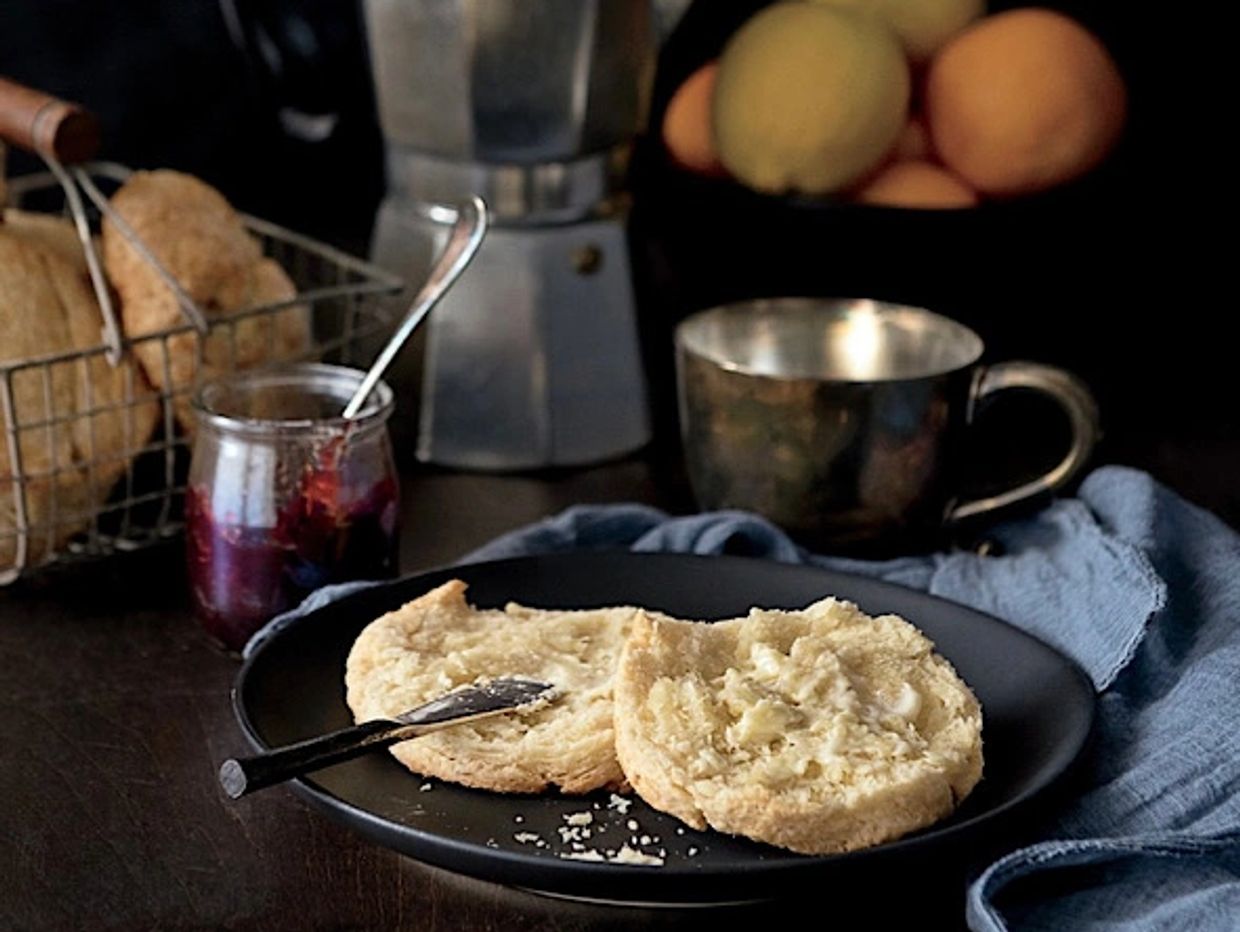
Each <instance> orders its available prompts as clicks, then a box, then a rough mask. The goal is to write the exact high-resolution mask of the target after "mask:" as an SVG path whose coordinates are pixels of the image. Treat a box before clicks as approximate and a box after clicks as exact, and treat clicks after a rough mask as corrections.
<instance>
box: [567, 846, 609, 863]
mask: <svg viewBox="0 0 1240 932" xmlns="http://www.w3.org/2000/svg"><path fill="white" fill-rule="evenodd" d="M560 857H562V858H564V859H565V860H567V861H606V860H607V859H606V858H605V857H603V855H602V854H600V853H599V852H598V851H595V850H593V849H588V850H586V851H561V852H560Z"/></svg>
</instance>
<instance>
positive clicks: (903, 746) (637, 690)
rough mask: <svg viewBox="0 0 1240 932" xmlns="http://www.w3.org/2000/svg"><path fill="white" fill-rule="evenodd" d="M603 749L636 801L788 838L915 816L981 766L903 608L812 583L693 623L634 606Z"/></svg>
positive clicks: (952, 696)
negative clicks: (870, 607) (854, 600)
mask: <svg viewBox="0 0 1240 932" xmlns="http://www.w3.org/2000/svg"><path fill="white" fill-rule="evenodd" d="M615 715H616V752H617V756H618V757H619V759H620V763H621V766H622V767H623V769H624V774H625V776H626V777H627V778H628V780H629V783H630V784H631V785H632V786H633V788H634V789H635V790H636V791H637V792H638V793H639V794H640V795H641V796H642V798H643V799H645V800H646V801H647V802H648V803H650V805H652V806H654V807H655V808H656V809H661V810H663V811H664V812H669V813H671V814H672V815H674V816H676V817H678V818H680V819H681V820H683V821H684V822H686V823H688V824H689V825H692V826H693V827H695V828H698V829H702V828H706V827H707V826H708V825H709V826H710V827H712V828H715V829H717V830H719V831H722V832H728V833H731V834H735V835H744V836H747V837H749V838H753V839H756V840H759V841H764V842H767V843H769V844H772V845H778V846H780V847H783V848H790V849H792V850H793V851H799V852H801V853H804V854H827V853H834V852H843V851H852V850H854V849H857V848H863V847H867V846H869V845H875V844H878V843H880V842H884V841H889V840H891V839H894V838H898V837H899V836H901V835H904V834H906V833H907V832H911V831H913V830H915V829H918V828H921V827H923V826H926V825H929V824H931V823H932V822H935V821H937V820H939V819H941V818H943V817H944V816H946V815H947V814H948V813H950V812H951V811H952V810H953V809H954V808H955V806H956V805H957V804H958V803H959V802H960V800H962V799H963V798H964V797H965V796H966V795H967V794H968V793H969V791H970V790H972V789H973V786H974V785H975V784H976V783H977V781H978V780H979V779H980V777H981V773H982V746H981V732H982V716H981V708H980V706H979V705H978V702H977V699H976V698H975V697H974V696H973V694H972V692H970V690H969V688H968V687H967V686H966V685H965V684H964V683H963V682H962V681H961V680H960V678H959V677H958V676H957V675H956V673H955V671H954V670H953V669H952V667H951V665H950V664H948V662H947V661H946V660H944V659H943V658H942V657H940V656H939V655H938V654H936V653H935V652H934V645H933V644H932V643H931V642H930V641H929V640H928V639H927V638H926V637H925V636H924V635H923V634H922V633H921V632H920V631H918V630H917V629H916V628H914V627H913V626H912V625H910V624H909V623H908V622H906V621H904V620H902V619H900V618H898V617H896V616H894V615H885V616H882V617H879V618H871V617H870V616H868V615H866V614H864V613H863V612H861V611H860V610H859V609H858V608H857V607H856V606H855V605H852V604H850V603H848V602H841V601H837V600H835V599H824V600H823V601H821V602H817V603H815V604H813V605H811V606H809V607H808V608H806V609H804V610H803V611H796V612H785V611H764V610H760V609H754V610H752V611H751V612H750V613H749V615H748V616H747V617H745V618H739V619H735V620H731V621H722V622H716V623H714V624H707V623H702V622H685V621H674V620H671V619H666V618H652V617H648V616H644V615H639V616H638V617H637V618H636V619H635V621H634V624H633V630H632V633H631V634H630V636H629V640H628V642H627V643H626V645H625V648H624V651H623V653H622V655H621V659H620V665H619V669H618V670H617V673H616V686H615Z"/></svg>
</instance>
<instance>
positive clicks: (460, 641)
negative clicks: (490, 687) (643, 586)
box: [345, 580, 637, 793]
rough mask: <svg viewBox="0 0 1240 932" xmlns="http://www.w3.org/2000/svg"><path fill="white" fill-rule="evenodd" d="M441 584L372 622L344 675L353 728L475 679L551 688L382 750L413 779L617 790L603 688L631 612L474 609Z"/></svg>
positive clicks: (619, 778) (459, 592)
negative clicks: (511, 679) (492, 714)
mask: <svg viewBox="0 0 1240 932" xmlns="http://www.w3.org/2000/svg"><path fill="white" fill-rule="evenodd" d="M465 590H466V586H465V583H463V582H461V581H460V580H452V581H451V582H447V583H444V584H443V585H442V586H439V587H438V588H437V589H433V590H432V591H430V592H428V593H426V595H424V596H421V597H420V598H418V599H415V600H413V601H412V602H409V603H407V604H406V605H404V606H402V607H401V608H399V609H397V610H396V611H394V612H389V613H388V614H386V615H384V616H382V617H381V618H379V619H377V620H376V621H373V622H371V624H369V625H368V626H367V627H366V628H365V630H363V631H362V633H361V635H359V636H358V638H357V640H356V641H355V642H354V644H353V648H352V650H351V651H350V652H349V658H348V661H347V664H346V671H345V686H346V688H347V696H346V699H347V702H348V704H349V708H350V709H352V710H353V715H354V718H355V719H356V720H357V721H359V722H363V721H368V720H371V719H376V718H387V717H390V716H393V715H398V714H400V713H401V712H405V711H408V710H409V709H411V708H413V707H414V706H416V705H418V704H420V703H422V702H425V701H426V700H428V699H432V698H434V697H436V696H439V695H442V694H443V693H446V692H448V691H449V690H451V689H454V688H456V687H458V686H461V685H464V684H466V683H472V682H474V681H475V680H477V679H479V678H480V677H486V678H494V677H500V676H521V677H529V678H533V679H537V680H542V681H544V682H547V683H551V684H552V685H553V686H555V687H557V689H558V690H559V695H558V696H557V698H556V699H555V700H554V701H552V702H551V703H550V704H549V705H547V706H545V707H542V708H537V709H534V710H531V711H524V710H518V711H516V712H513V713H512V714H511V715H504V716H499V717H497V718H492V719H486V720H483V721H479V722H474V723H470V724H463V725H457V726H455V727H453V728H449V729H445V730H444V731H439V732H434V733H432V734H429V735H425V736H423V737H421V738H416V739H414V740H412V741H405V742H402V743H400V744H397V745H396V746H395V747H393V748H392V753H393V754H394V755H395V756H396V759H397V760H399V761H400V762H401V763H402V764H404V765H405V766H406V767H408V768H409V769H410V770H413V771H415V772H416V773H420V774H424V775H426V776H432V777H438V778H440V779H442V780H449V781H452V782H454V783H461V784H464V785H466V786H473V787H478V788H481V789H489V790H496V791H499V792H507V793H538V792H541V791H542V790H545V789H549V788H552V787H558V788H559V789H560V790H561V791H563V792H565V793H585V792H588V791H590V790H594V789H598V788H601V787H611V788H621V787H623V786H625V783H624V774H623V772H622V771H621V770H620V764H619V762H618V761H617V760H616V753H615V741H614V738H613V731H612V721H613V716H612V696H611V691H612V679H613V677H614V674H615V670H616V663H617V661H618V660H619V656H620V650H621V647H622V646H623V644H624V639H625V637H626V636H627V634H628V630H629V627H630V626H631V624H632V621H633V619H634V617H635V616H636V615H637V609H635V608H601V609H592V610H578V611H551V610H543V609H536V608H528V607H525V606H519V605H509V606H507V607H506V608H504V609H503V610H502V611H500V610H496V609H490V610H479V609H476V608H473V607H471V606H470V605H469V604H468V602H467V601H466V599H465Z"/></svg>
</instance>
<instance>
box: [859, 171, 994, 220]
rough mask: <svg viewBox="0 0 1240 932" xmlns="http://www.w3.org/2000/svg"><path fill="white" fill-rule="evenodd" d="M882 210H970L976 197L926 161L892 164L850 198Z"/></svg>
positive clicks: (950, 176) (950, 175) (946, 173)
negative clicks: (889, 208) (912, 208)
mask: <svg viewBox="0 0 1240 932" xmlns="http://www.w3.org/2000/svg"><path fill="white" fill-rule="evenodd" d="M854 198H855V200H857V201H860V202H861V203H862V204H874V205H878V206H883V207H914V208H939V209H942V208H954V207H974V206H976V204H977V194H976V193H975V192H974V191H973V189H972V188H970V187H969V186H968V185H967V184H965V183H964V182H963V181H961V180H960V179H959V178H957V177H956V176H955V175H953V174H952V173H951V172H949V171H948V170H947V169H945V168H941V167H940V166H938V165H932V164H931V163H930V162H922V161H912V162H893V163H892V164H891V165H889V166H887V167H886V168H884V169H883V170H882V171H881V172H879V173H878V174H877V175H875V176H874V178H873V179H871V180H870V181H869V182H867V183H866V185H865V186H864V187H862V188H861V189H860V190H859V191H858V192H857V193H856V195H855V196H854Z"/></svg>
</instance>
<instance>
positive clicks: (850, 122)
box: [714, 2, 910, 194]
mask: <svg viewBox="0 0 1240 932" xmlns="http://www.w3.org/2000/svg"><path fill="white" fill-rule="evenodd" d="M909 84H910V81H909V70H908V63H907V61H906V60H905V57H904V53H903V51H902V50H901V48H900V44H899V42H898V41H897V40H896V38H895V36H894V35H893V34H892V33H891V31H890V30H889V29H887V28H886V27H885V26H884V25H883V24H882V23H881V22H880V21H879V20H877V19H875V18H873V17H871V16H868V15H865V14H862V13H858V12H855V11H853V10H846V9H836V8H834V7H830V6H826V5H823V4H818V3H805V2H800V3H796V2H794V3H777V4H775V5H774V6H771V7H767V8H766V9H765V10H763V11H762V12H760V13H758V14H757V15H756V16H754V17H753V18H752V19H750V20H749V21H748V22H746V23H745V25H743V26H742V27H741V28H740V29H739V30H738V31H737V33H736V34H735V35H734V36H733V37H732V39H731V41H729V42H728V45H727V47H726V48H725V49H724V51H723V55H722V56H721V57H720V59H719V72H718V75H717V77H716V81H715V101H714V104H715V108H714V124H715V143H716V147H717V149H718V151H719V157H720V159H721V160H722V161H723V164H724V165H725V166H726V167H727V169H728V170H729V171H730V172H731V173H732V174H733V175H734V176H736V178H738V179H739V180H740V181H742V182H744V183H745V184H747V185H749V186H750V187H753V188H756V189H758V190H760V191H766V192H769V193H774V194H781V193H785V192H790V191H802V192H805V193H808V194H825V193H827V192H830V191H835V190H838V189H840V188H842V187H845V186H846V185H848V184H849V183H850V182H853V181H855V180H857V179H858V178H860V177H861V176H862V175H864V174H865V173H866V172H868V171H869V170H870V169H872V168H873V167H874V166H875V165H877V164H878V162H879V161H880V160H881V159H882V158H883V156H884V155H886V153H887V151H888V150H889V149H890V148H891V146H892V145H893V144H894V143H895V141H896V138H897V137H898V136H899V135H900V132H901V130H902V129H903V128H904V122H905V118H906V117H907V114H908V101H909Z"/></svg>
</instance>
